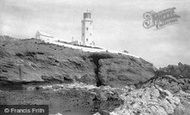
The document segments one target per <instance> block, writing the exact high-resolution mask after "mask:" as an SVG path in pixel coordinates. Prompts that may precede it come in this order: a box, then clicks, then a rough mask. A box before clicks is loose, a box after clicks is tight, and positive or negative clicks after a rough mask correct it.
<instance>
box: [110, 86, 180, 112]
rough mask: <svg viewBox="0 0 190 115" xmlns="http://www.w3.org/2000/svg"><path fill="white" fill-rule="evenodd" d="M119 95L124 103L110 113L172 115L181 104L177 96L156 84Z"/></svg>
mask: <svg viewBox="0 0 190 115" xmlns="http://www.w3.org/2000/svg"><path fill="white" fill-rule="evenodd" d="M163 94H165V95H164V96H163ZM121 97H122V99H123V100H125V102H124V105H122V106H120V107H119V108H117V109H115V110H114V111H113V112H111V113H110V115H137V114H138V115H141V114H142V115H172V114H174V112H175V110H176V108H178V107H179V105H180V104H181V102H180V98H179V97H177V96H174V95H173V94H172V93H170V92H169V91H167V90H163V89H161V88H160V87H158V86H157V87H155V86H151V87H146V88H141V89H136V90H133V91H131V92H126V93H124V94H122V95H121Z"/></svg>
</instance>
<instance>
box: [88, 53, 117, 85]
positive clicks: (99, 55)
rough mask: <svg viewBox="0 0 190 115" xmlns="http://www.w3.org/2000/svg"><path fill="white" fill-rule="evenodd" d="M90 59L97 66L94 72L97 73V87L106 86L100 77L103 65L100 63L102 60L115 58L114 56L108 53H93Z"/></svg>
mask: <svg viewBox="0 0 190 115" xmlns="http://www.w3.org/2000/svg"><path fill="white" fill-rule="evenodd" d="M90 58H91V59H92V62H93V63H94V65H95V68H94V72H95V77H96V86H97V87H99V86H105V85H106V84H105V82H104V81H103V80H102V78H101V77H100V75H99V72H100V68H101V65H100V63H99V61H100V59H108V58H113V56H111V55H110V54H108V53H93V54H92V55H90Z"/></svg>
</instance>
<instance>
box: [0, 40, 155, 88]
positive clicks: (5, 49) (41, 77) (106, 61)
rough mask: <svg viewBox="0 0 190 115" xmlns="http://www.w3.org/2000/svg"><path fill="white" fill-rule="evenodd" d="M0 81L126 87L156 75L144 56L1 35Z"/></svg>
mask: <svg viewBox="0 0 190 115" xmlns="http://www.w3.org/2000/svg"><path fill="white" fill-rule="evenodd" d="M0 57H1V59H0V82H1V83H4V84H6V83H7V84H8V83H17V84H19V82H20V83H21V82H22V83H25V84H30V83H36V84H37V83H40V84H41V83H50V82H51V83H73V82H75V81H78V82H83V83H86V84H93V85H96V86H101V85H110V86H125V85H127V84H134V83H138V82H143V81H146V80H147V79H149V78H151V77H153V76H154V72H155V67H154V66H153V65H152V64H151V63H149V62H147V61H145V60H143V59H141V58H135V57H132V56H128V55H122V54H114V53H109V52H99V53H92V52H83V51H82V50H80V49H72V48H68V47H64V46H59V45H55V44H50V43H45V42H43V41H40V40H37V39H22V40H21V39H14V38H11V37H7V36H1V37H0Z"/></svg>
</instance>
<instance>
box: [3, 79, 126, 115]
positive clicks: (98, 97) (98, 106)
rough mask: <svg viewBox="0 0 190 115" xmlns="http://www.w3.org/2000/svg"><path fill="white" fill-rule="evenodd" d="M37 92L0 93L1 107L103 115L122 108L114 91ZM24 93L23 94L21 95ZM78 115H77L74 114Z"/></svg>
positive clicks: (80, 87) (71, 88) (51, 88)
mask: <svg viewBox="0 0 190 115" xmlns="http://www.w3.org/2000/svg"><path fill="white" fill-rule="evenodd" d="M38 87H40V88H39V89H38V90H35V88H33V89H34V90H30V91H26V90H25V91H23V90H20V91H19V90H17V91H10V92H9V91H3V90H0V104H7V105H14V104H37V105H41V104H45V105H49V111H50V114H56V113H58V112H59V113H60V114H63V115H64V114H66V113H75V114H76V113H81V115H88V114H87V113H89V114H94V113H96V112H103V113H104V115H105V113H106V111H107V113H109V112H111V111H113V110H114V109H115V108H117V107H119V106H120V105H122V104H123V101H122V100H121V98H120V97H119V95H118V94H117V92H116V89H111V88H110V89H109V90H108V89H105V88H104V87H102V88H98V87H95V86H94V87H92V86H89V85H85V84H77V83H75V84H62V85H61V84H59V85H58V84H57V85H42V86H38ZM23 92H24V93H23ZM77 115H78V114H77Z"/></svg>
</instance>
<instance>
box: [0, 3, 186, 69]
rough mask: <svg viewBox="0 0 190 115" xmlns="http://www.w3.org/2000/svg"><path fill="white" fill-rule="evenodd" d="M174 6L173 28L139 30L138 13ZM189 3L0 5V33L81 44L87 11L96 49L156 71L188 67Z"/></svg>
mask: <svg viewBox="0 0 190 115" xmlns="http://www.w3.org/2000/svg"><path fill="white" fill-rule="evenodd" d="M172 7H176V9H175V12H176V14H177V15H179V16H180V18H179V19H178V22H177V23H176V24H172V25H167V26H165V27H164V28H162V29H155V27H153V28H150V29H145V28H144V27H143V26H142V24H143V21H144V19H143V14H144V13H145V12H148V11H152V10H153V11H155V12H158V11H162V10H165V9H168V8H172ZM189 7H190V0H183V1H182V0H0V34H4V35H10V36H13V37H17V38H31V37H35V33H36V31H37V30H39V31H42V32H45V33H48V34H49V35H53V36H54V37H57V38H60V39H61V40H64V41H71V40H72V37H73V38H74V39H75V40H80V39H81V20H82V14H83V12H85V11H86V10H90V11H91V13H92V18H93V30H94V31H93V36H94V41H95V42H96V44H97V46H100V47H103V48H106V49H111V50H118V51H123V50H127V51H128V52H129V53H131V54H134V55H137V56H140V57H142V58H143V59H145V60H147V61H149V62H151V63H153V64H154V65H155V66H156V67H164V66H167V65H169V64H175V65H176V64H177V63H178V62H182V63H185V64H190V9H189Z"/></svg>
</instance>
